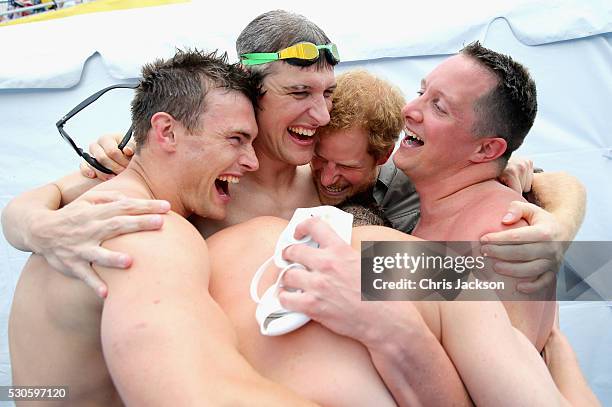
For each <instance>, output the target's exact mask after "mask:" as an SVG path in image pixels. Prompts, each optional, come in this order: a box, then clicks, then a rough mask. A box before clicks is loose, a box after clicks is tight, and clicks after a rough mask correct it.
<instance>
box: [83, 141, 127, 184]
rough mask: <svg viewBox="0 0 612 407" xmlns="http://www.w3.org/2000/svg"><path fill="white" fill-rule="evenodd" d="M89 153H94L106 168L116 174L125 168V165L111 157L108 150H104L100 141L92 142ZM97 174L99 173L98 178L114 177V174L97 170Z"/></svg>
mask: <svg viewBox="0 0 612 407" xmlns="http://www.w3.org/2000/svg"><path fill="white" fill-rule="evenodd" d="M89 153H90V154H91V155H93V156H94V157H95V158H96V160H98V162H99V163H100V164H102V165H103V166H105V167H106V168H108V169H109V170H111V171H112V172H114V173H115V174H119V173H120V172H121V171H123V170H124V169H125V167H124V166H122V165H120V164H118V163H117V162H115V161H114V160H113V159H111V158H110V157H109V156H108V154H107V153H106V151H104V149H103V148H102V146H100V145H99V144H98V143H91V144H90V145H89ZM102 174H103V175H102ZM96 175H98V178H100V179H103V180H105V181H106V180H108V179H110V178H112V174H110V175H109V174H104V173H101V172H100V171H97V172H96Z"/></svg>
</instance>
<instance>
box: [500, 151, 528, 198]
mask: <svg viewBox="0 0 612 407" xmlns="http://www.w3.org/2000/svg"><path fill="white" fill-rule="evenodd" d="M500 180H503V181H502V182H504V184H506V185H508V186H509V187H510V188H512V189H514V190H515V191H517V192H519V193H523V192H529V191H531V183H532V181H533V161H531V160H529V159H527V158H522V157H512V158H511V159H510V160H509V161H508V165H507V166H506V168H505V169H504V171H503V172H502V174H501V175H500Z"/></svg>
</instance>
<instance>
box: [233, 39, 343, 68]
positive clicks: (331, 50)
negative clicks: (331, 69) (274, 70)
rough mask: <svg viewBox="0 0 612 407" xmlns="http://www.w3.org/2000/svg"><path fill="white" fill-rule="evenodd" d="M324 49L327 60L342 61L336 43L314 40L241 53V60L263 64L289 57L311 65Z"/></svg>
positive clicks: (296, 61)
mask: <svg viewBox="0 0 612 407" xmlns="http://www.w3.org/2000/svg"><path fill="white" fill-rule="evenodd" d="M319 50H323V51H324V53H325V57H326V58H327V62H329V63H330V65H336V64H337V63H338V62H340V54H339V53H338V47H336V44H331V43H330V44H327V45H315V44H313V43H312V42H300V43H298V44H295V45H292V46H290V47H287V48H285V49H281V50H280V51H278V52H253V53H250V54H242V55H240V60H241V61H240V62H242V64H243V65H261V64H267V63H269V62H274V61H278V60H281V59H288V60H292V61H287V62H289V63H292V64H293V65H310V64H312V63H314V62H315V61H316V60H317V59H319V56H320V52H319Z"/></svg>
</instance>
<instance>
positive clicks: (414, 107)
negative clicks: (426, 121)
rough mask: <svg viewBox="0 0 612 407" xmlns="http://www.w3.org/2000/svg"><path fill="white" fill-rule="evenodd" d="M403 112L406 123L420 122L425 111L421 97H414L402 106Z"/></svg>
mask: <svg viewBox="0 0 612 407" xmlns="http://www.w3.org/2000/svg"><path fill="white" fill-rule="evenodd" d="M402 114H403V115H404V120H405V122H406V124H408V123H410V122H415V123H420V122H422V121H423V111H422V109H421V104H420V102H419V99H414V100H412V101H410V102H408V104H406V106H404V107H403V108H402Z"/></svg>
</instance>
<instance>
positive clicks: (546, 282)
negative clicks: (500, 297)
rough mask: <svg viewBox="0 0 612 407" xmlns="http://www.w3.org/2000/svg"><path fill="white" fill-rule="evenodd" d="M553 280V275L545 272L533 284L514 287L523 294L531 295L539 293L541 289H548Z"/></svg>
mask: <svg viewBox="0 0 612 407" xmlns="http://www.w3.org/2000/svg"><path fill="white" fill-rule="evenodd" d="M554 279H555V273H553V272H552V271H547V272H546V273H544V274H542V275H541V276H540V277H538V279H537V280H535V281H533V282H523V283H518V284H517V285H516V289H517V290H518V291H520V292H522V293H525V294H532V293H535V292H536V291H540V290H541V289H543V288H546V287H549V286H550V284H552V283H553V282H554Z"/></svg>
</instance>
